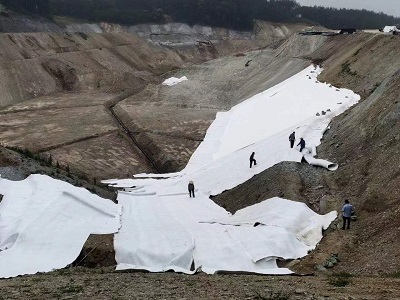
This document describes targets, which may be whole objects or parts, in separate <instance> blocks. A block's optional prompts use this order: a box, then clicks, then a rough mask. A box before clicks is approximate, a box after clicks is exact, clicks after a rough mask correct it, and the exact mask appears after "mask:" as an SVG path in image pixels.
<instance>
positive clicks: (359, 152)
mask: <svg viewBox="0 0 400 300" xmlns="http://www.w3.org/2000/svg"><path fill="white" fill-rule="evenodd" d="M399 42H400V38H399V37H397V36H383V35H379V36H375V35H370V34H357V35H352V36H335V37H331V38H329V39H328V40H327V41H326V42H325V43H324V44H323V45H322V47H320V48H319V49H318V50H317V51H315V52H314V53H313V54H311V55H309V58H310V59H312V60H314V61H319V62H322V65H323V67H324V68H325V70H324V72H323V73H322V74H321V76H320V80H324V81H327V82H330V83H333V84H335V85H337V86H340V87H347V88H350V89H352V90H354V91H355V92H357V93H359V94H360V95H361V96H362V100H361V101H360V103H359V104H357V105H356V106H355V107H353V108H351V109H350V110H348V111H347V112H346V113H344V114H343V115H341V116H339V117H337V118H335V119H334V120H333V121H332V124H331V129H330V130H329V131H328V132H327V133H326V134H325V136H324V138H323V140H322V144H321V146H319V147H318V155H319V156H320V157H323V158H325V159H328V160H330V161H335V162H337V163H338V164H339V169H338V170H337V171H335V172H329V171H326V170H322V169H315V168H313V167H310V166H307V165H305V164H304V165H298V164H293V163H281V164H279V165H276V166H274V167H273V168H271V169H269V170H267V171H265V172H263V173H262V174H259V175H257V176H255V177H254V178H252V179H251V180H250V181H248V182H246V183H245V184H243V185H241V186H239V187H236V188H235V189H232V190H230V191H227V192H225V193H223V194H221V195H219V196H218V197H215V198H214V199H215V201H216V202H217V203H220V204H221V205H224V206H225V207H226V208H227V209H229V210H231V211H236V210H237V209H240V208H242V207H245V206H247V205H248V204H252V203H256V202H258V201H261V200H263V199H266V198H268V197H272V196H279V195H280V196H285V197H288V198H292V199H298V200H301V201H304V202H305V203H307V204H308V205H309V206H310V207H311V208H313V209H314V210H316V211H319V212H322V213H324V212H327V211H329V210H332V209H336V210H340V208H341V205H342V204H343V202H344V200H345V199H349V200H350V201H351V202H352V203H353V204H354V205H355V207H356V212H357V216H358V221H357V222H355V223H354V224H353V228H352V230H351V231H349V232H347V231H346V232H341V231H340V230H333V231H330V233H329V234H327V236H326V237H325V238H324V240H323V241H322V242H321V245H320V246H319V247H318V249H317V250H316V251H315V253H313V255H311V256H308V257H307V258H305V259H304V260H303V261H302V262H301V263H300V264H298V265H296V267H295V268H297V270H298V271H300V272H313V271H315V266H316V265H317V264H323V263H324V261H325V260H326V258H327V257H328V256H329V255H330V253H340V255H341V257H342V260H343V263H342V264H340V265H339V266H337V267H335V271H347V272H352V273H353V274H374V275H377V274H391V273H395V272H398V271H399V270H400V252H399V251H400V250H399V247H398V245H397V241H398V240H399V238H400V236H399V230H398V229H399V228H400V221H399V220H400V219H399V216H400V204H399V197H400V192H399V191H400V171H399V166H400V135H399V132H400V122H399V119H400V104H399V100H400V98H399V97H400V96H399V95H400V85H399V84H400V71H399V70H400V60H399V59H398V58H399V55H400V51H399V50H398V45H399ZM249 199H250V200H249ZM340 225H341V223H340V220H338V226H340ZM335 228H336V227H333V229H335Z"/></svg>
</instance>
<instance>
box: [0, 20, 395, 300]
mask: <svg viewBox="0 0 400 300" xmlns="http://www.w3.org/2000/svg"><path fill="white" fill-rule="evenodd" d="M21 18H23V17H16V16H14V17H12V18H8V19H7V18H4V17H1V18H0V31H7V32H10V31H11V32H12V31H13V30H15V31H32V32H31V33H3V34H0V91H1V96H0V107H1V108H2V109H1V111H0V116H1V119H0V142H1V144H2V145H5V146H11V147H14V148H17V149H19V151H21V150H24V152H25V153H29V154H30V155H31V156H32V152H33V153H40V154H41V157H42V158H43V157H49V156H50V155H51V157H52V160H53V162H54V163H55V162H56V161H57V162H59V164H60V165H61V167H63V168H65V167H66V166H68V172H67V171H61V175H62V176H65V177H66V178H69V177H68V176H69V175H68V174H69V167H71V170H72V171H78V172H81V173H83V174H86V175H87V177H89V178H88V179H90V181H92V180H93V181H95V182H96V180H94V179H103V178H110V177H126V176H130V175H132V174H134V173H140V172H157V171H176V170H179V169H180V168H182V167H183V166H184V165H185V164H186V162H187V160H188V159H189V157H190V155H191V154H192V153H193V151H194V150H195V149H196V147H197V146H198V144H199V143H200V142H201V141H202V139H203V137H204V134H205V132H206V130H207V128H208V126H209V124H210V123H211V122H212V120H213V119H214V117H215V113H216V112H218V111H223V110H228V109H230V108H231V107H232V106H233V105H235V104H237V103H240V102H241V101H243V100H245V99H247V98H248V97H250V96H252V95H254V94H256V93H258V92H260V91H263V90H265V89H267V88H269V87H272V86H273V85H275V84H277V83H279V82H281V81H283V80H284V79H286V78H288V77H290V76H291V75H294V74H296V73H297V72H299V71H300V70H302V69H303V68H305V67H306V66H308V65H309V64H310V63H311V62H314V63H318V64H322V66H323V67H324V71H323V73H322V74H321V75H320V80H321V81H326V82H329V83H331V84H333V85H335V86H338V87H345V88H349V89H352V90H353V91H355V92H356V93H359V94H360V95H361V101H360V103H359V104H357V105H356V106H354V107H352V108H351V109H349V110H348V111H346V112H345V113H344V114H343V115H341V116H338V117H336V118H335V119H334V120H333V121H332V123H331V125H330V129H329V130H328V131H327V132H326V134H325V135H324V137H323V140H322V143H321V145H320V146H319V147H318V155H319V157H321V158H324V159H328V160H330V161H334V162H337V163H338V164H339V169H338V170H337V171H335V172H329V171H327V170H324V169H320V168H315V167H312V166H309V165H307V164H298V163H288V162H285V163H280V164H278V165H275V166H274V167H272V168H271V169H269V170H266V171H264V172H262V173H260V174H258V175H256V176H254V177H253V178H252V179H250V180H249V181H247V182H246V183H244V184H242V185H240V186H238V187H236V188H234V189H232V190H229V191H226V192H224V193H222V194H221V195H216V196H215V197H213V199H214V201H216V202H217V203H218V204H220V205H222V206H223V207H225V208H226V209H228V210H229V211H231V212H234V211H236V210H238V209H240V208H243V207H246V206H249V205H251V204H254V203H257V202H260V201H263V200H265V199H267V198H269V197H274V196H281V197H285V198H288V199H293V200H298V201H303V202H305V203H307V204H308V205H309V206H310V207H311V208H313V209H314V210H315V211H317V212H320V213H325V212H328V211H330V210H332V209H336V210H340V207H341V205H342V203H343V201H344V199H349V200H350V201H351V202H352V203H353V204H354V205H355V208H356V214H357V218H358V220H357V221H356V222H354V223H353V224H352V229H351V230H349V231H342V230H339V229H338V227H340V225H341V223H340V219H338V220H337V221H336V222H335V224H333V225H332V226H331V227H330V228H329V230H327V231H326V232H325V237H324V239H323V240H322V242H321V243H320V245H319V246H318V247H317V249H316V250H315V251H313V253H311V254H310V255H309V256H307V257H306V258H304V259H302V260H299V261H292V262H289V264H290V266H291V268H292V269H293V270H295V271H298V272H299V273H315V272H316V267H317V266H319V267H318V270H319V271H321V272H323V271H325V272H326V273H329V272H332V271H329V270H324V269H323V268H321V265H322V264H323V263H324V262H325V260H326V259H327V257H329V255H330V254H331V253H338V254H339V257H340V259H341V262H340V263H339V264H337V265H335V267H334V268H333V272H340V271H344V272H349V273H351V274H353V275H360V276H365V275H385V277H384V278H376V277H374V278H372V279H371V278H365V277H359V278H358V277H357V278H355V279H354V282H355V284H350V286H349V287H346V289H345V288H343V289H342V288H338V287H336V285H335V286H334V287H332V285H334V284H332V283H329V282H328V281H326V280H325V279H324V277H317V278H315V277H313V278H311V279H310V278H306V277H302V278H296V277H291V278H290V279H287V278H285V279H277V280H275V279H271V280H269V279H264V278H262V277H243V276H242V277H240V276H237V277H231V276H226V278H224V277H223V276H221V277H195V276H194V277H190V279H189V278H187V277H179V275H176V276H175V275H173V276H175V277H164V276H160V275H154V274H151V275H149V276H148V277H143V276H142V275H137V274H111V273H107V274H105V275H101V274H98V276H97V275H96V276H97V277H96V276H93V274H83V275H82V274H79V273H77V274H73V275H72V276H71V279H70V278H69V277H65V276H64V275H63V274H57V276H55V274H52V275H50V276H49V278H47V277H46V278H45V279H43V277H40V275H38V276H37V277H35V276H34V277H32V280H30V279H26V280H25V279H24V280H23V281H19V280H21V279H18V278H17V279H13V280H7V281H2V282H0V286H1V287H5V290H7V291H8V292H7V294H6V295H12V297H14V290H13V289H14V288H15V287H16V288H21V289H24V288H25V287H26V286H27V285H32V287H35V289H31V288H29V289H28V290H29V291H28V290H27V291H24V290H22V291H20V293H21V294H17V295H16V296H15V298H16V299H17V298H18V297H19V296H21V297H25V298H29V297H30V296H31V295H32V293H34V295H36V296H37V297H38V298H43V299H44V298H46V297H48V298H49V299H51V298H62V297H63V296H65V295H61V294H60V291H64V290H65V289H66V287H67V286H68V283H65V284H64V281H66V279H65V278H69V279H68V280H70V281H73V280H75V279H76V280H77V282H79V285H77V287H79V294H76V295H74V296H76V297H79V295H80V296H82V293H84V295H85V297H86V298H93V297H95V298H99V295H98V294H96V295H95V294H93V293H94V292H93V291H97V290H99V286H97V285H102V286H106V285H109V280H110V278H114V277H115V279H114V280H115V282H114V283H115V284H113V285H112V288H111V287H110V290H109V291H108V292H107V291H103V295H102V296H104V297H103V298H104V299H108V298H111V297H114V295H119V296H121V298H124V297H125V298H126V297H130V296H132V295H133V294H135V291H130V290H129V289H128V288H127V289H120V288H119V287H120V285H121V284H124V286H126V287H130V286H132V284H136V286H135V287H136V288H137V289H138V290H142V291H146V293H147V294H146V293H142V292H140V293H139V294H137V296H138V297H139V298H143V299H145V298H151V297H153V298H160V297H163V296H165V291H168V295H169V296H170V297H171V298H177V297H182V295H185V296H187V295H188V294H190V295H193V297H192V298H202V299H209V298H210V295H212V296H211V298H221V299H222V298H226V299H233V298H236V299H239V298H240V299H243V298H248V299H262V298H263V299H264V298H265V299H266V298H267V297H268V295H269V296H270V298H271V299H272V296H274V295H275V294H274V293H273V292H274V291H275V292H276V291H285V292H288V293H289V292H290V295H291V296H290V297H288V298H285V299H320V298H317V296H318V297H319V296H320V297H322V298H321V299H326V298H328V299H345V298H346V299H347V296H348V293H351V294H352V295H353V296H354V295H355V296H354V297H353V299H390V293H393V295H394V296H393V299H395V298H396V297H398V290H397V289H396V286H397V285H398V280H396V279H388V278H387V277H386V276H397V277H398V274H399V270H400V249H399V247H398V246H397V241H398V240H399V237H400V236H399V228H400V218H399V216H400V205H399V202H398V201H399V196H400V195H399V193H400V192H399V191H400V171H399V166H400V155H399V151H400V128H399V127H400V122H399V120H400V104H399V100H400V99H399V98H400V85H399V84H400V71H399V70H400V60H399V56H400V51H399V48H398V45H399V42H400V37H398V36H387V35H373V34H366V33H358V34H354V35H345V36H342V35H338V36H330V37H325V36H301V35H297V34H293V33H294V32H296V31H300V30H301V29H302V28H303V27H304V26H303V25H290V26H289V25H284V24H265V23H260V24H258V26H257V27H256V29H255V31H254V32H252V33H233V32H231V31H227V30H222V29H210V28H201V27H193V28H191V27H189V26H187V25H182V24H172V25H168V26H164V25H160V26H136V27H129V28H128V27H123V26H119V25H115V24H67V25H65V24H64V25H62V24H60V23H58V24H53V23H46V22H42V21H40V20H36V21H32V20H28V21H29V22H28V21H26V22H25V23H24V22H22V21H21ZM17 25H18V26H17ZM16 28H17V29H16ZM40 31H46V32H47V33H43V32H40ZM246 65H247V66H246ZM170 76H176V77H180V76H187V77H188V79H189V80H188V81H185V82H182V83H180V84H178V85H176V86H173V87H167V86H163V85H161V82H162V80H164V79H166V78H168V77H170ZM7 153H11V152H9V151H8V150H4V151H1V157H0V167H2V169H1V171H2V172H3V171H6V172H5V173H6V175H7V174H12V175H13V176H14V175H15V176H14V177H13V176H11V175H10V177H13V179H20V177H21V176H25V175H26V174H27V173H28V172H29V168H28V167H26V168H23V172H20V173H21V174H17V175H18V176H16V174H14V173H15V170H16V168H15V166H17V167H18V166H19V165H22V164H26V159H23V158H22V159H17V158H15V157H14V158H12V159H11V158H9V157H7V155H8V154H7ZM13 155H15V154H13ZM33 156H34V155H33ZM30 164H31V162H30ZM18 168H19V167H18ZM34 168H35V169H38V167H37V166H36V165H35V166H34ZM5 169H6V170H5ZM31 171H34V170H33V169H32V168H31ZM59 172H60V171H57V173H59ZM3 173H4V172H3ZM72 173H73V172H72ZM61 175H60V176H61ZM5 177H7V176H5ZM74 180H75V179H74ZM85 185H87V186H89V184H88V183H85ZM91 188H93V189H95V188H94V187H91ZM99 245H100V246H99ZM96 247H97V248H96ZM92 250H96V251H94V252H93V253H92V252H91V251H92ZM112 251H113V247H112V241H111V238H110V237H106V238H105V239H104V240H101V241H100V242H99V240H94V241H93V240H90V241H89V242H88V244H87V245H86V246H85V249H84V252H83V253H84V254H85V253H88V256H87V257H86V258H85V259H86V260H87V261H90V262H91V263H93V265H96V266H103V267H104V266H111V265H113V264H114V261H113V252H112ZM99 257H101V258H102V259H104V261H106V263H103V261H100V262H99ZM286 263H287V262H282V265H285V264H286ZM99 270H100V272H104V270H103V269H99ZM71 272H72V271H71ZM106 272H111V271H109V270H108V269H106ZM318 274H319V273H318ZM344 274H345V273H344ZM53 277H54V278H55V279H54V280H53ZM95 277H96V278H95ZM104 278H106V279H104ZM132 278H134V279H135V280H134V281H135V282H133V283H132ZM143 278H145V279H146V280H144V279H143ZM171 278H172V279H171ZM232 278H233V279H234V280H233V281H234V282H233V283H232V282H231V281H232ZM93 279H94V280H95V281H94V282H96V283H93V284H92V283H90V282H92V280H93ZM147 279H148V280H147ZM51 280H53V281H54V282H53V283H48V282H52V281H51ZM82 280H83V281H82ZM141 280H144V281H146V282H142V281H141ZM41 281H43V283H40V284H38V283H37V282H41ZM55 281H57V282H55ZM103 281H104V282H103ZM136 281H138V282H139V283H137V282H136ZM165 281H167V283H165ZM35 282H36V283H35ZM82 282H83V283H82ZM121 282H122V283H121ZM154 282H156V284H154ZM177 282H179V286H180V287H182V288H183V289H185V291H182V289H179V288H178V286H177V285H178V284H177ZM227 283H228V286H229V288H227ZM238 283H239V284H238ZM288 283H290V284H289V287H288ZM69 284H70V283H69ZM95 284H96V286H95ZM155 285H157V287H156V288H154V286H155ZM266 285H267V286H268V289H266V288H265V287H266ZM360 286H361V287H360ZM7 287H8V288H7ZM36 287H40V288H37V290H36ZM116 287H118V290H116ZM239 287H240V288H239ZM374 287H376V289H375V288H374ZM63 288H64V289H63ZM199 289H201V291H207V292H204V294H202V295H201V296H199V294H198V290H199ZM221 290H223V297H221V293H222V292H220V291H221ZM32 291H33V292H32ZM43 291H46V295H47V296H46V297H44V296H43ZM122 291H123V292H122ZM149 291H154V293H153V294H152V293H151V292H149ZM216 291H218V292H216ZM2 292H3V289H2ZM62 293H64V292H62ZM68 293H71V294H73V293H74V291H68ZM120 293H122V294H120ZM185 293H186V294H185ZM67 296H68V295H67ZM264 296H265V297H264ZM278 296H279V295H278ZM100 298H101V297H100ZM100 298H99V299H100ZM274 299H277V298H274Z"/></svg>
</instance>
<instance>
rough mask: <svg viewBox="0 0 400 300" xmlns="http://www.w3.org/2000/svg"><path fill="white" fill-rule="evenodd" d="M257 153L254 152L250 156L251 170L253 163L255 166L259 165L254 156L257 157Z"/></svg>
mask: <svg viewBox="0 0 400 300" xmlns="http://www.w3.org/2000/svg"><path fill="white" fill-rule="evenodd" d="M255 154H256V153H255V152H253V153H251V155H250V168H251V166H252V165H253V163H254V165H257V161H256V160H255V159H254V155H255Z"/></svg>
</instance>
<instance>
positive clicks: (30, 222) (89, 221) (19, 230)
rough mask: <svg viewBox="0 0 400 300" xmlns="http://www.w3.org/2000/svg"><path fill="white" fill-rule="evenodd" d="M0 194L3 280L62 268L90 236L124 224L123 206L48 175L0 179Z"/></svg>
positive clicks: (74, 257) (0, 253)
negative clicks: (17, 179)
mask: <svg viewBox="0 0 400 300" xmlns="http://www.w3.org/2000/svg"><path fill="white" fill-rule="evenodd" d="M0 194H2V195H4V197H3V200H2V201H1V203H0V250H1V251H0V278H8V277H14V276H18V275H23V274H35V273H37V272H48V271H52V270H54V269H59V268H63V267H65V266H67V265H68V264H70V263H72V262H73V261H74V260H75V259H76V258H77V257H78V255H79V253H80V251H81V250H82V247H83V245H84V243H85V242H86V240H87V238H88V237H89V235H90V234H92V233H94V234H110V233H115V232H117V231H118V229H119V227H120V214H121V206H120V205H117V204H115V203H113V202H112V201H110V200H107V199H103V198H100V197H98V196H96V195H94V194H91V193H90V192H89V191H87V190H85V189H83V188H77V187H74V186H73V185H71V184H69V183H66V182H63V181H60V180H56V179H53V178H51V177H48V176H44V175H30V176H29V177H28V178H27V179H25V180H23V181H10V180H6V179H3V178H0Z"/></svg>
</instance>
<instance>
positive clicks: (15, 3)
mask: <svg viewBox="0 0 400 300" xmlns="http://www.w3.org/2000/svg"><path fill="white" fill-rule="evenodd" d="M0 4H2V5H4V6H5V7H6V8H8V9H11V10H14V11H20V12H29V13H33V14H38V15H44V16H48V15H50V11H51V10H50V0H0Z"/></svg>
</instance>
